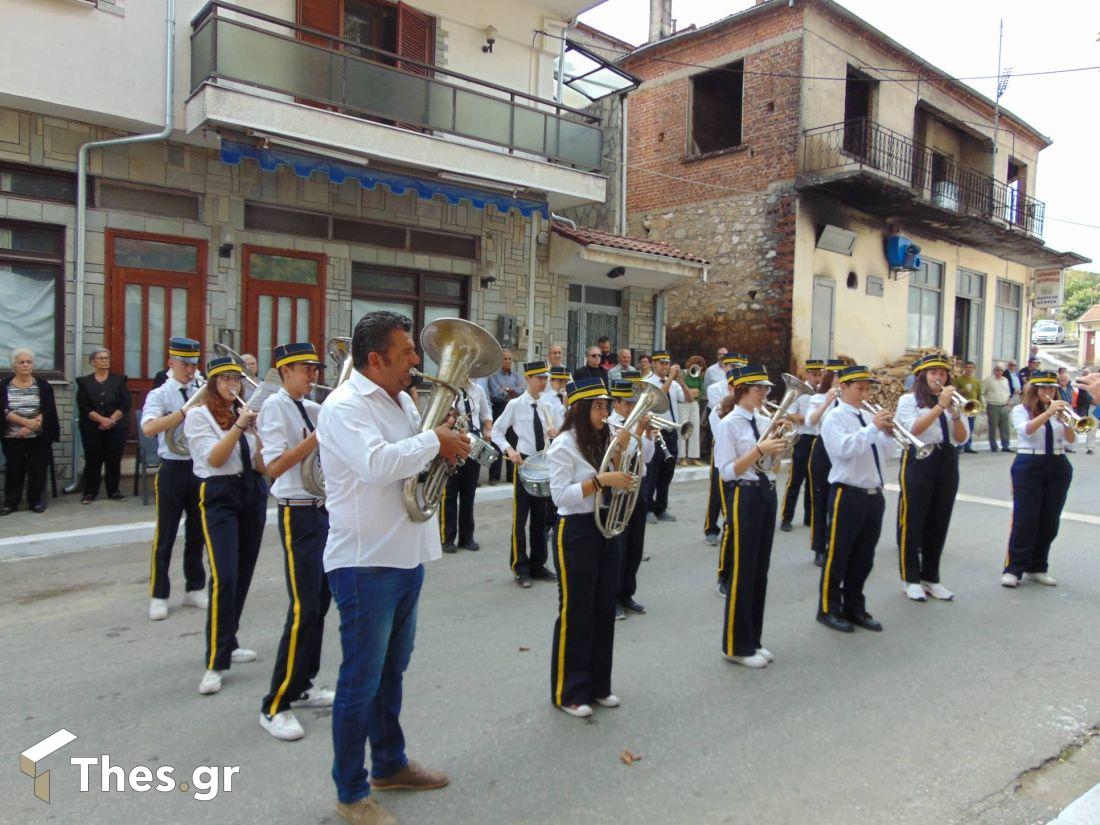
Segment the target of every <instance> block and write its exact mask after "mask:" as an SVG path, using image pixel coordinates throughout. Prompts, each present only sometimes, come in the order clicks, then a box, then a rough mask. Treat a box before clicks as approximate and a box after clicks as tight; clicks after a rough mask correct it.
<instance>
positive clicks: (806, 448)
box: [782, 433, 817, 524]
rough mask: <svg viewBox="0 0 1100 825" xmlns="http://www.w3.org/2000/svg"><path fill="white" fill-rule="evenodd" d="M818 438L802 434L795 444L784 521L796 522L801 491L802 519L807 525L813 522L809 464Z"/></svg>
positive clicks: (788, 477) (784, 508)
mask: <svg viewBox="0 0 1100 825" xmlns="http://www.w3.org/2000/svg"><path fill="white" fill-rule="evenodd" d="M816 437H817V436H814V435H811V434H810V433H802V434H801V435H800V436H798V440H797V441H796V442H795V443H794V450H793V451H792V452H791V467H790V471H789V472H788V473H787V487H786V489H785V490H784V493H783V519H782V520H783V521H793V520H794V511H795V507H797V505H798V494H799V492H800V491H801V492H802V518H803V520H804V521H805V522H806V524H809V523H810V521H811V519H810V511H811V509H812V506H813V505H812V503H811V501H810V485H811V482H810V479H809V462H810V449H811V448H812V447H813V443H814V439H815V438H816ZM803 482H805V483H806V488H805V490H803V489H802V483H803Z"/></svg>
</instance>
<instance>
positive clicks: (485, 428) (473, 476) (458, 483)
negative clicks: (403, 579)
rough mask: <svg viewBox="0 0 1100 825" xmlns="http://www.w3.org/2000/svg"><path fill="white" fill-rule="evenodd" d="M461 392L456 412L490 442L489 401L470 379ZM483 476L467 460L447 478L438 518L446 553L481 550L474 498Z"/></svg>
mask: <svg viewBox="0 0 1100 825" xmlns="http://www.w3.org/2000/svg"><path fill="white" fill-rule="evenodd" d="M460 389H461V392H462V395H461V397H460V398H456V399H455V409H457V410H458V412H459V414H460V415H465V416H466V426H467V427H468V429H469V431H470V432H471V433H472V434H473V435H475V436H477V437H478V438H482V439H486V440H488V439H490V438H491V437H492V434H493V413H492V409H491V408H490V406H489V399H488V398H487V397H486V396H485V394H484V393H483V392H482V391H481V387H479V386H478V385H477V384H475V383H474V382H473V381H471V380H469V379H467V380H466V384H465V385H464V386H463V387H461V388H460ZM480 477H481V465H480V464H479V463H478V462H476V461H466V462H464V463H463V464H462V466H461V467H459V468H458V469H456V470H455V472H454V474H453V475H452V476H450V477H449V478H448V479H447V485H446V487H444V489H443V501H442V502H441V507H440V519H439V538H440V541H442V542H443V552H444V553H457V552H458V548H459V547H462V548H464V549H466V550H480V549H481V545H480V544H478V543H477V541H476V540H475V539H474V496H475V495H476V493H477V482H478V479H479V478H480ZM456 515H457V518H456ZM456 534H457V538H458V544H457V545H456V544H455V538H456Z"/></svg>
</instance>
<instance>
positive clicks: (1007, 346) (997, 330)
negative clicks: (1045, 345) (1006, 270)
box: [993, 279, 1023, 361]
mask: <svg viewBox="0 0 1100 825" xmlns="http://www.w3.org/2000/svg"><path fill="white" fill-rule="evenodd" d="M1022 305H1023V287H1022V285H1020V284H1017V283H1013V282H1012V281H1002V280H1000V279H997V306H996V308H995V310H994V313H993V358H994V360H996V361H1015V360H1016V357H1017V355H1018V353H1019V350H1020V311H1021V308H1022Z"/></svg>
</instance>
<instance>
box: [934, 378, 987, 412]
mask: <svg viewBox="0 0 1100 825" xmlns="http://www.w3.org/2000/svg"><path fill="white" fill-rule="evenodd" d="M945 386H946V385H944V384H938V385H936V386H934V387H933V389H934V390H935V391H936V394H937V395H938V394H939V393H941V392H943V390H944V387H945ZM951 407H952V409H954V410H955V411H956V412H957V413H961V414H962V415H965V416H968V417H971V416H975V415H981V414H982V413H983V412H985V404H983V403H982V402H981V401H979V400H978V399H977V398H974V399H970V398H967V397H966V396H964V395H963V394H962V393H961V392H959V391H958V390H957V389H955V388H954V387H951Z"/></svg>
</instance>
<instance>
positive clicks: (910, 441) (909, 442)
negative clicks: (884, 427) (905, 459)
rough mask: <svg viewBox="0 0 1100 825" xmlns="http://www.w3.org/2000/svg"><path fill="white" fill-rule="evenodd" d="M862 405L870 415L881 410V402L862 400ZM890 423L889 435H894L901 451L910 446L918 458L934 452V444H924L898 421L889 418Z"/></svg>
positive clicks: (926, 456) (876, 413)
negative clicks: (891, 428)
mask: <svg viewBox="0 0 1100 825" xmlns="http://www.w3.org/2000/svg"><path fill="white" fill-rule="evenodd" d="M862 406H863V409H864V410H866V411H867V412H869V413H871V415H878V414H879V413H880V412H882V405H881V404H872V403H871V402H870V401H864V402H863V405H862ZM890 423H891V426H892V427H893V428H894V429H893V432H892V433H891V435H892V436H893V437H894V441H896V442H897V445H898V446H899V447H901V449H902V451H905V450H907V449H909V448H910V447H912V448H913V456H914V457H915V458H918V459H921V458H928V456H930V455H932V453H933V452H935V450H936V448H935V446H934V445H932V444H925V443H924V442H923V441H921V440H920V439H919V438H917V437H916V436H915V435H913V434H912V433H911V432H909V431H908V430H907V429H905V427H903V426H901V424H899V423H898V422H896V421H893V420H891V422H890Z"/></svg>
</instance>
